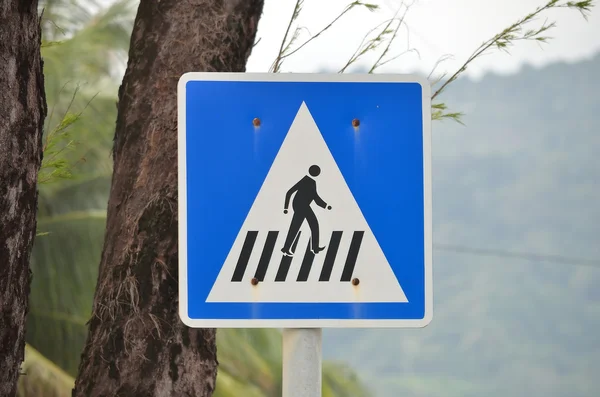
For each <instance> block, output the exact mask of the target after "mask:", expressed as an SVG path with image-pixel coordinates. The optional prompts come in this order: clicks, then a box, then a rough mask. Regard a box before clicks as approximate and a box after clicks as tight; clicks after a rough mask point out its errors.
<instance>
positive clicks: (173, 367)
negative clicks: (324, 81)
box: [73, 0, 263, 397]
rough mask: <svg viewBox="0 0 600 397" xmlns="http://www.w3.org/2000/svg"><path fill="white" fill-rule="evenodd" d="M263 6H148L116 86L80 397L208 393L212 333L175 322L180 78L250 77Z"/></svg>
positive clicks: (231, 1) (179, 0)
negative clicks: (108, 181)
mask: <svg viewBox="0 0 600 397" xmlns="http://www.w3.org/2000/svg"><path fill="white" fill-rule="evenodd" d="M262 7H263V0H195V1H192V0H161V1H156V0H142V1H141V3H140V6H139V9H138V13H137V17H136V20H135V23H134V27H133V33H132V37H131V43H130V50H129V62H128V65H127V70H126V72H125V76H124V78H123V83H122V85H121V87H120V89H119V105H118V116H117V125H116V132H115V138H114V150H113V157H114V171H113V180H112V186H111V192H110V198H109V202H108V214H107V225H106V235H105V241H104V249H103V253H102V259H101V263H100V269H99V276H98V284H97V286H96V293H95V297H94V307H93V313H92V318H91V320H90V323H89V334H88V339H87V343H86V347H85V349H84V351H83V354H82V361H81V363H80V367H79V374H78V378H77V380H76V383H75V390H74V394H73V395H74V396H81V397H96V396H107V397H108V396H110V397H112V396H144V397H148V396H152V397H160V396H195V397H204V396H211V395H212V392H213V390H214V388H215V381H216V371H217V358H216V344H215V330H212V329H190V328H187V327H186V326H184V325H183V323H182V322H181V321H180V319H179V315H178V267H177V266H178V265H177V259H178V258H177V252H178V246H177V82H178V80H179V77H180V76H181V75H182V74H183V73H185V72H191V71H215V72H219V71H229V72H243V71H245V65H246V60H247V58H248V57H249V55H250V52H251V50H252V47H253V44H254V39H255V35H256V29H257V25H258V21H259V18H260V16H261V13H262Z"/></svg>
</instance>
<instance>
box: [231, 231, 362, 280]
mask: <svg viewBox="0 0 600 397" xmlns="http://www.w3.org/2000/svg"><path fill="white" fill-rule="evenodd" d="M258 235H259V232H258V231H257V230H251V231H248V233H246V238H245V240H244V244H243V246H242V250H241V251H240V255H239V258H238V261H237V266H236V268H235V270H234V272H233V276H232V278H231V281H232V282H241V281H242V280H243V279H244V272H245V270H246V268H247V267H248V265H249V264H250V256H251V254H252V251H253V249H254V248H255V242H256V239H257V237H258ZM279 235H280V233H279V232H278V231H274V230H271V231H269V232H268V234H267V238H266V240H265V244H264V246H263V247H262V250H261V251H260V259H259V261H258V266H257V268H256V272H255V273H254V278H256V279H257V280H258V281H265V276H266V274H267V270H268V268H269V263H270V262H271V257H272V256H273V252H274V248H275V243H276V241H277V237H278V236H279ZM342 236H343V232H342V231H334V232H332V233H331V238H330V240H329V244H328V248H327V254H326V256H325V260H324V261H323V266H322V268H321V273H320V276H319V281H320V282H329V281H331V280H330V278H331V273H332V271H333V268H334V265H335V263H336V260H337V259H339V257H338V249H339V246H340V241H341V239H342ZM363 236H364V231H355V232H353V234H352V241H351V243H350V247H349V250H348V253H347V255H346V259H345V262H344V267H343V271H342V276H341V278H340V281H341V282H350V281H351V280H352V274H353V271H354V267H355V265H356V260H357V258H358V255H359V251H360V246H361V243H362V239H363ZM299 239H300V234H298V236H297V237H296V240H295V241H294V245H293V246H292V250H293V251H294V252H295V251H296V248H297V246H298V240H299ZM257 248H258V247H257ZM340 256H341V255H340ZM298 257H300V258H301V259H296V260H301V266H300V271H299V272H298V277H297V278H296V281H298V282H305V281H307V280H308V277H309V275H310V272H311V269H312V268H313V264H314V261H315V254H314V253H313V252H312V251H311V245H310V240H309V241H308V242H307V244H306V249H305V250H304V254H303V255H302V256H300V255H294V256H288V255H281V261H280V263H279V268H278V270H277V275H276V276H275V281H276V282H285V281H286V280H287V276H288V273H289V270H290V266H291V264H292V261H294V259H295V258H298ZM339 262H340V261H338V263H339Z"/></svg>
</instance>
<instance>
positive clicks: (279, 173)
mask: <svg viewBox="0 0 600 397" xmlns="http://www.w3.org/2000/svg"><path fill="white" fill-rule="evenodd" d="M177 95H178V134H179V136H178V139H179V151H178V155H179V165H178V167H179V168H178V175H179V313H180V317H181V319H182V321H183V322H184V323H185V324H186V325H188V326H190V327H197V328H229V327H244V328H252V327H262V328H270V327H273V328H297V327H304V328H307V327H317V328H326V327H338V328H346V327H371V328H378V327H398V328H401V327H423V326H425V325H427V324H428V323H429V322H430V321H431V318H432V315H433V291H432V219H431V218H432V203H431V202H432V198H431V194H432V193H431V99H430V98H431V95H430V86H429V83H428V82H427V80H426V79H423V78H420V77H417V76H411V75H377V74H368V75H362V74H351V75H344V74H262V73H186V74H184V75H183V76H182V77H181V79H180V80H179V85H178V94H177Z"/></svg>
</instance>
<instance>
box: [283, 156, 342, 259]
mask: <svg viewBox="0 0 600 397" xmlns="http://www.w3.org/2000/svg"><path fill="white" fill-rule="evenodd" d="M308 173H309V175H310V176H308V175H305V176H304V177H303V178H302V179H300V181H298V183H296V184H295V185H294V186H292V187H291V189H290V190H288V192H287V193H286V195H285V204H284V207H283V208H284V210H283V213H284V214H287V212H288V205H289V203H290V198H291V196H292V194H294V193H296V195H295V196H294V200H293V201H292V208H293V209H294V215H293V217H292V223H291V224H290V229H289V231H288V234H287V237H286V240H285V244H284V245H283V249H282V250H281V252H283V253H284V254H285V255H289V256H291V255H293V252H291V246H292V243H293V242H294V240H295V239H296V237H297V236H298V233H299V232H300V226H302V222H304V220H306V221H307V222H308V226H309V227H310V233H311V250H312V252H313V253H315V254H317V253H319V252H320V251H323V250H324V249H325V247H319V221H318V220H317V217H316V215H315V213H314V212H313V210H312V208H311V207H310V204H311V203H312V202H313V201H314V202H315V203H316V204H317V205H318V206H319V207H322V208H327V209H328V210H330V209H331V206H330V205H327V203H326V202H325V201H323V199H322V198H321V197H319V195H318V194H317V183H316V181H315V180H314V179H313V178H316V177H317V176H319V174H320V173H321V168H319V166H318V165H312V166H310V168H309V169H308ZM311 177H312V178H311Z"/></svg>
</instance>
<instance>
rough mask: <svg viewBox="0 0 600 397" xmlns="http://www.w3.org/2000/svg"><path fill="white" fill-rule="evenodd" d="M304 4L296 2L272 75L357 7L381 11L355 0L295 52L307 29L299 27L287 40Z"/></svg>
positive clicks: (274, 62)
mask: <svg viewBox="0 0 600 397" xmlns="http://www.w3.org/2000/svg"><path fill="white" fill-rule="evenodd" d="M303 3H304V0H297V1H296V5H295V6H294V12H293V13H292V17H291V18H290V22H289V23H288V27H287V29H286V32H285V35H284V37H283V40H282V42H281V46H280V48H279V53H278V54H277V57H276V58H275V60H274V61H273V63H272V65H271V67H270V68H269V72H271V73H278V72H280V71H281V64H282V63H283V60H284V59H285V58H288V57H290V56H292V55H294V54H295V53H296V52H298V51H300V50H301V49H302V48H304V47H306V45H308V44H309V43H310V42H312V41H313V40H315V39H316V38H317V37H319V36H321V35H322V34H323V33H325V32H326V31H328V30H329V29H330V28H331V27H333V25H335V24H336V22H337V21H339V20H340V19H341V18H342V17H343V16H344V15H346V14H347V13H348V12H350V11H351V10H352V9H354V8H357V7H364V8H366V9H367V10H369V11H375V10H377V9H379V6H378V5H375V4H370V3H364V2H362V1H360V0H355V1H353V2H351V3H350V4H348V5H346V7H344V9H343V10H342V11H341V12H340V13H339V14H338V16H336V17H335V18H334V19H333V20H332V21H331V22H329V24H327V25H326V26H325V27H324V28H322V29H321V30H319V31H318V32H317V33H316V34H315V35H311V36H310V37H309V38H308V39H307V40H306V41H304V42H303V43H302V44H300V45H299V46H298V47H296V48H295V49H294V50H291V47H292V44H293V43H294V42H295V41H296V40H297V39H298V37H299V36H300V33H301V31H302V30H303V29H305V28H303V27H297V28H296V29H294V33H293V34H292V36H291V38H290V39H289V41H288V39H287V38H288V36H289V32H290V30H291V26H292V25H293V24H294V22H296V20H297V19H298V17H299V16H300V13H301V11H302V5H303Z"/></svg>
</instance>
